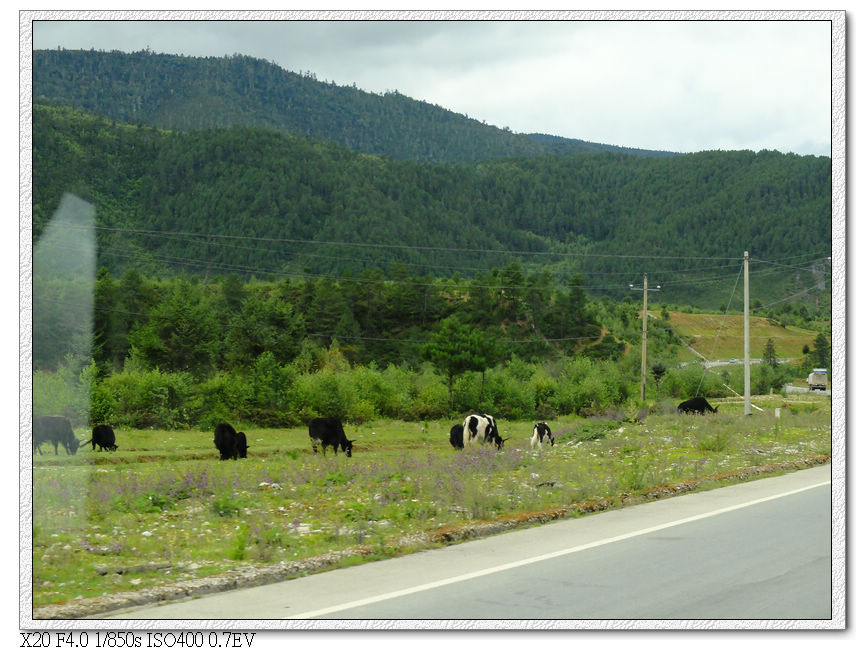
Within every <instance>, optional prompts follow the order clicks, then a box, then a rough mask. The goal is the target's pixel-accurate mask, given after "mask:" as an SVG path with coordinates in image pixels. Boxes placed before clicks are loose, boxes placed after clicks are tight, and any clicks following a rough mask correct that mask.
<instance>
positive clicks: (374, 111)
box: [33, 50, 671, 162]
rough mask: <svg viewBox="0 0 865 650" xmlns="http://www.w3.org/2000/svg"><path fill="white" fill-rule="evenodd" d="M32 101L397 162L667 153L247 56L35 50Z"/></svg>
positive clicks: (128, 119) (135, 121)
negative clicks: (496, 120)
mask: <svg viewBox="0 0 865 650" xmlns="http://www.w3.org/2000/svg"><path fill="white" fill-rule="evenodd" d="M33 98H34V101H36V102H43V103H52V104H56V105H65V106H72V107H75V108H79V109H82V110H84V111H88V112H91V113H97V114H100V115H104V116H106V117H108V118H111V119H114V120H117V121H120V122H127V123H130V124H143V125H150V126H155V127H159V128H165V129H171V130H177V131H189V130H196V129H213V128H227V127H261V128H266V129H274V130H277V131H280V132H283V133H291V134H294V135H299V136H306V137H312V138H315V139H319V140H325V141H328V142H333V143H335V144H338V145H339V146H341V147H345V148H348V149H353V150H355V151H362V152H364V153H369V154H375V155H380V156H388V157H391V158H395V159H399V160H416V161H427V162H465V161H478V160H485V159H490V158H499V157H504V156H536V155H544V154H549V153H561V154H571V153H576V152H598V151H615V152H622V153H630V154H635V155H671V154H664V153H661V152H651V151H643V150H639V149H628V148H625V147H617V146H612V145H603V144H596V143H591V142H584V141H582V140H571V139H566V138H561V137H556V136H551V135H540V134H532V135H522V134H516V133H512V132H511V131H510V130H508V129H507V128H497V127H495V126H491V125H487V124H484V123H482V122H480V121H478V120H475V119H471V118H469V117H468V116H466V115H460V114H457V113H454V112H452V111H449V110H446V109H444V108H441V107H439V106H435V105H433V104H429V103H427V102H423V101H417V100H414V99H411V98H409V97H406V96H404V95H401V94H400V93H398V92H396V91H394V92H388V93H385V94H382V95H379V94H375V93H369V92H364V91H363V90H360V89H358V88H356V87H348V86H338V85H336V84H334V83H323V82H319V81H318V80H317V79H316V78H315V76H314V75H313V74H311V73H308V74H304V75H300V74H296V73H294V72H288V71H286V70H284V69H282V68H280V67H279V66H277V65H276V64H274V63H269V62H267V61H263V60H261V59H254V58H251V57H247V56H240V55H235V56H232V57H207V58H198V57H187V56H176V55H168V54H155V53H153V52H150V51H142V52H136V53H132V54H126V53H122V52H117V51H113V52H101V51H94V50H90V51H83V50H37V51H34V52H33Z"/></svg>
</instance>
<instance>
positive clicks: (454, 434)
mask: <svg viewBox="0 0 865 650" xmlns="http://www.w3.org/2000/svg"><path fill="white" fill-rule="evenodd" d="M450 440H451V446H452V447H453V448H454V449H462V448H463V425H461V424H455V425H453V426H452V427H451V433H450Z"/></svg>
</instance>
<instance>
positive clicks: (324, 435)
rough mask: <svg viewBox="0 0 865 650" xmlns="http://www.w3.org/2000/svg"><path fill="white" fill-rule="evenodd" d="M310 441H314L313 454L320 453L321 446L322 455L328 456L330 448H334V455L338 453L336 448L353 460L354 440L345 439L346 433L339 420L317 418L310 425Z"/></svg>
mask: <svg viewBox="0 0 865 650" xmlns="http://www.w3.org/2000/svg"><path fill="white" fill-rule="evenodd" d="M309 439H310V440H311V441H312V453H314V454H317V453H318V446H319V445H321V453H323V454H326V453H327V448H328V447H333V453H334V454H335V453H336V447H337V445H339V447H340V449H342V450H343V451H344V452H345V455H346V456H347V457H348V458H351V446H352V443H353V442H354V440H349V439H347V438H346V437H345V431H344V430H343V428H342V422H340V421H339V419H337V418H315V419H314V420H313V421H312V422H310V423H309Z"/></svg>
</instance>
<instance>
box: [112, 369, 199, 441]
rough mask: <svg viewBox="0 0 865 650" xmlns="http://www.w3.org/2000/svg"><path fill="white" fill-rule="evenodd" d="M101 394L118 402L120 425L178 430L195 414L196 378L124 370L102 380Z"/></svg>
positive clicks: (117, 419)
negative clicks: (193, 403)
mask: <svg viewBox="0 0 865 650" xmlns="http://www.w3.org/2000/svg"><path fill="white" fill-rule="evenodd" d="M100 395H102V399H104V400H106V401H109V402H112V403H113V404H115V405H116V406H115V409H114V412H113V415H114V422H113V424H115V425H118V426H127V427H133V428H139V429H143V428H147V427H158V428H165V429H177V428H183V427H187V426H189V425H190V424H191V423H192V420H193V417H194V415H195V413H194V409H193V408H192V406H191V405H192V402H193V399H192V398H193V395H194V386H193V380H192V377H191V375H189V374H187V373H183V372H180V373H163V372H160V371H159V370H143V371H142V370H124V371H123V372H122V373H119V374H116V375H112V376H110V377H108V378H106V379H105V380H104V381H103V384H102V387H101V391H100Z"/></svg>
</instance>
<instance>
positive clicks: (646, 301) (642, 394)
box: [630, 273, 661, 402]
mask: <svg viewBox="0 0 865 650" xmlns="http://www.w3.org/2000/svg"><path fill="white" fill-rule="evenodd" d="M630 287H631V289H636V288H637V287H635V286H634V285H633V284H632V285H630ZM660 290H661V285H658V286H657V287H655V288H653V289H649V278H648V276H647V275H646V274H645V273H643V343H642V346H641V351H642V355H641V357H642V358H641V363H640V399H641V400H642V401H644V402H645V401H646V341H647V339H648V330H647V323H648V318H649V291H660Z"/></svg>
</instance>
